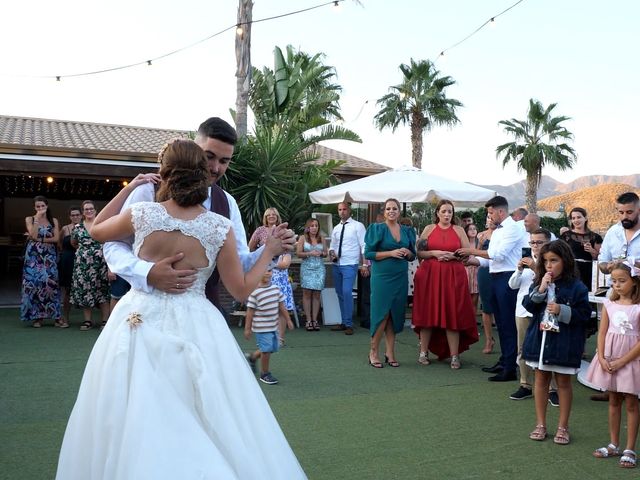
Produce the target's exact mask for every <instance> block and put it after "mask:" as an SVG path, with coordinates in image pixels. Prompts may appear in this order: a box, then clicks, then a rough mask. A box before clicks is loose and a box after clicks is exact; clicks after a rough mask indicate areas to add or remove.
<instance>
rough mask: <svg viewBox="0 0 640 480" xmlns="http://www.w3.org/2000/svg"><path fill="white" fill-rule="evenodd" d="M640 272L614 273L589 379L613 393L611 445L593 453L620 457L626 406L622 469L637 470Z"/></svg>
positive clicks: (619, 269) (623, 269) (626, 266)
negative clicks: (621, 422) (621, 425)
mask: <svg viewBox="0 0 640 480" xmlns="http://www.w3.org/2000/svg"><path fill="white" fill-rule="evenodd" d="M639 275H640V269H638V268H636V267H634V266H633V263H631V262H627V261H625V262H621V263H620V264H618V265H617V266H616V267H615V268H614V269H613V270H612V271H611V282H612V285H611V287H612V292H611V299H610V300H605V301H604V307H605V308H604V309H603V311H602V319H601V320H600V329H599V331H598V355H597V357H594V358H593V360H592V362H591V365H590V366H589V370H587V375H586V378H587V379H588V381H589V382H591V383H592V384H594V385H596V386H598V387H600V388H602V389H606V390H608V391H609V434H610V436H611V443H609V445H607V446H606V447H602V448H598V449H597V450H596V451H595V452H593V456H594V457H597V458H607V457H614V456H615V457H617V456H619V455H620V448H619V445H620V420H621V417H622V402H623V401H624V403H625V406H626V409H627V444H626V447H625V450H624V451H623V452H622V457H621V458H620V462H619V464H620V466H621V467H623V468H634V467H635V466H636V453H635V451H634V450H635V446H636V437H637V436H638V421H639V419H640V416H639V414H638V395H639V394H640V332H638V328H639V327H640V276H639Z"/></svg>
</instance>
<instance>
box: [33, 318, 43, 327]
mask: <svg viewBox="0 0 640 480" xmlns="http://www.w3.org/2000/svg"><path fill="white" fill-rule="evenodd" d="M31 326H32V327H33V328H42V320H36V321H34V322H33V325H31Z"/></svg>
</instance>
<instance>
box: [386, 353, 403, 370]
mask: <svg viewBox="0 0 640 480" xmlns="http://www.w3.org/2000/svg"><path fill="white" fill-rule="evenodd" d="M384 363H386V364H387V365H389V366H390V367H393V368H398V367H399V366H400V364H399V363H398V362H396V361H395V360H389V357H387V356H386V355H385V356H384Z"/></svg>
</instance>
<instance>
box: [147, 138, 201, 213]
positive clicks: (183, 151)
mask: <svg viewBox="0 0 640 480" xmlns="http://www.w3.org/2000/svg"><path fill="white" fill-rule="evenodd" d="M158 160H159V161H160V176H161V177H162V184H161V185H160V188H159V189H158V194H157V199H158V201H160V202H162V201H165V200H168V199H170V198H171V199H173V200H174V201H175V202H176V203H177V204H178V205H180V206H181V207H190V206H193V205H199V204H201V203H202V202H204V201H205V200H206V199H207V196H208V188H209V184H210V183H211V177H210V176H209V170H208V168H207V157H206V155H205V154H204V151H203V150H202V149H201V148H200V147H199V146H198V145H197V144H196V143H195V142H193V141H191V140H185V139H177V140H173V141H172V142H170V143H168V144H167V145H165V146H164V147H163V148H162V150H161V152H160V154H159V155H158Z"/></svg>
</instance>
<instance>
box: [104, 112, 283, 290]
mask: <svg viewBox="0 0 640 480" xmlns="http://www.w3.org/2000/svg"><path fill="white" fill-rule="evenodd" d="M236 141H237V135H236V131H235V130H234V128H233V127H232V126H231V125H229V124H228V123H227V122H225V121H224V120H222V119H220V118H217V117H212V118H209V119H207V120H205V121H204V122H203V123H202V124H201V125H200V127H199V128H198V133H197V135H196V139H195V142H196V143H197V144H198V145H199V146H200V147H201V148H202V149H203V150H204V152H205V154H206V156H207V160H208V165H209V173H210V174H211V180H212V183H211V187H210V188H209V197H208V198H207V200H205V202H204V203H203V207H204V208H206V209H207V210H212V211H215V212H217V213H220V214H221V215H224V216H226V217H227V218H229V220H231V223H232V228H233V231H234V234H235V237H236V247H237V249H238V255H239V256H240V261H241V262H242V265H243V267H244V269H245V270H248V269H250V268H251V266H252V265H253V264H254V262H255V260H256V259H257V258H258V257H259V256H260V254H261V252H262V250H261V249H258V250H256V251H255V252H249V248H248V246H247V240H246V233H245V229H244V225H243V224H242V218H241V216H240V210H239V209H238V204H237V203H236V201H235V199H234V198H233V197H232V196H231V195H229V194H228V193H227V192H225V191H224V190H222V189H221V188H220V187H218V186H217V185H216V182H217V181H218V180H220V179H221V178H222V177H223V176H224V174H225V172H226V171H227V168H228V167H229V163H230V162H231V157H232V155H233V150H234V146H235V144H236ZM212 199H214V202H213V204H212ZM154 200H155V190H154V186H153V184H151V183H147V184H144V185H140V186H139V187H137V188H136V189H135V190H134V191H133V192H132V193H131V195H129V198H128V199H127V201H126V202H125V204H124V206H123V207H122V210H126V209H127V208H129V207H130V206H131V205H133V204H134V203H138V202H153V201H154ZM273 235H275V236H276V237H278V238H280V239H281V240H282V244H283V251H284V250H285V249H286V250H292V249H293V245H294V243H295V237H294V234H293V232H292V231H291V230H289V229H287V224H286V223H285V224H281V225H279V226H278V227H276V229H275V230H274V233H273ZM132 240H133V239H130V240H129V241H120V242H107V243H106V244H105V245H104V248H103V250H104V257H105V259H106V261H107V264H108V265H109V268H110V270H111V271H112V272H114V273H116V274H118V275H120V276H121V277H123V278H124V279H125V280H126V281H127V282H129V283H130V284H131V286H132V287H133V288H135V289H138V290H143V291H146V292H150V291H152V290H153V289H154V288H156V289H158V290H162V291H163V292H167V293H174V294H177V293H183V292H184V291H185V290H186V289H188V288H189V287H190V286H191V285H192V284H193V282H194V280H195V273H196V271H195V270H184V269H183V270H176V269H174V268H173V264H174V263H175V262H177V261H179V260H180V259H182V258H183V257H184V254H183V253H178V254H177V255H174V256H172V257H168V258H165V259H163V260H160V261H159V262H156V263H152V262H147V261H145V260H141V259H139V258H138V257H136V256H135V255H134V254H133V252H132V249H131V244H132ZM216 273H217V272H216ZM210 283H212V285H211V287H212V289H213V291H214V293H213V294H212V295H207V297H208V298H209V299H210V300H212V302H213V301H214V298H213V297H216V296H217V292H215V289H216V287H217V277H216V278H214V275H212V278H211V279H210ZM207 286H208V287H209V284H208V285H207ZM214 303H216V302H214Z"/></svg>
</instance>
